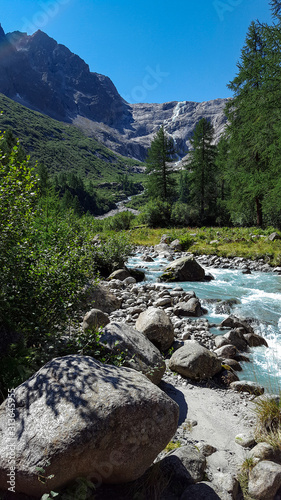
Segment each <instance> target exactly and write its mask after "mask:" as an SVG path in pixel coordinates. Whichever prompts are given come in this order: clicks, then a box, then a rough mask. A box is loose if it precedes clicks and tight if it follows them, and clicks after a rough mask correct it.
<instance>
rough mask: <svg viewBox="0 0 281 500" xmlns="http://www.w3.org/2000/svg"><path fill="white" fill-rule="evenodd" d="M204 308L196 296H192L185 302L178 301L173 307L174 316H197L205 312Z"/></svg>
mask: <svg viewBox="0 0 281 500" xmlns="http://www.w3.org/2000/svg"><path fill="white" fill-rule="evenodd" d="M205 312H206V310H205V309H203V308H202V307H201V303H200V301H199V299H198V298H197V297H192V298H191V299H189V300H188V301H187V302H178V303H177V304H176V306H175V307H174V313H175V314H176V316H195V317H199V316H202V315H203V314H205Z"/></svg>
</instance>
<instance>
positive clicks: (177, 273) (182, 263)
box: [160, 255, 205, 281]
mask: <svg viewBox="0 0 281 500" xmlns="http://www.w3.org/2000/svg"><path fill="white" fill-rule="evenodd" d="M204 280H205V270H204V269H203V267H201V266H200V264H198V262H197V261H196V260H195V258H194V256H193V255H189V256H187V257H181V258H180V259H177V260H175V261H174V262H172V263H171V264H169V266H167V267H166V269H164V272H163V274H162V276H160V281H204Z"/></svg>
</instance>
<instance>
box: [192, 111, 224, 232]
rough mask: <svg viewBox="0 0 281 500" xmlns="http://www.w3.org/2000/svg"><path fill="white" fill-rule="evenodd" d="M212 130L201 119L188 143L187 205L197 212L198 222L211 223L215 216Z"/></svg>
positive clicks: (215, 189) (215, 196) (214, 152)
mask: <svg viewBox="0 0 281 500" xmlns="http://www.w3.org/2000/svg"><path fill="white" fill-rule="evenodd" d="M213 140H214V128H213V126H212V124H211V123H210V122H209V121H208V120H206V118H201V120H199V122H198V123H197V125H196V127H195V129H194V132H193V137H192V138H191V140H190V142H191V145H192V148H193V149H192V150H191V151H190V154H189V162H188V164H187V166H186V168H187V169H188V172H189V175H188V185H189V190H190V192H189V203H190V205H192V206H193V207H194V208H197V210H198V211H199V216H200V222H201V223H204V222H205V221H208V220H209V221H211V220H212V217H214V215H215V207H216V198H217V186H216V167H215V155H216V148H215V146H213V144H212V143H213Z"/></svg>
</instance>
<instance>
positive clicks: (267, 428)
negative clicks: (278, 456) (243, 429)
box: [254, 397, 281, 449]
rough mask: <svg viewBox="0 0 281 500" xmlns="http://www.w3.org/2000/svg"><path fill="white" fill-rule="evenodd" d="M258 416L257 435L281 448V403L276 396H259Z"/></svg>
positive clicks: (260, 439) (258, 438) (257, 403)
mask: <svg viewBox="0 0 281 500" xmlns="http://www.w3.org/2000/svg"><path fill="white" fill-rule="evenodd" d="M254 412H255V414H256V417H257V424H256V432H255V437H256V439H257V440H258V441H262V442H267V443H269V444H271V445H272V446H273V447H274V448H276V449H281V403H280V400H279V402H278V401H277V400H276V399H275V398H269V397H267V398H262V397H261V398H259V399H257V400H256V401H255V405H254Z"/></svg>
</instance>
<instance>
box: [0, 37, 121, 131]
mask: <svg viewBox="0 0 281 500" xmlns="http://www.w3.org/2000/svg"><path fill="white" fill-rule="evenodd" d="M0 42H1V39H0ZM0 91H1V92H2V93H3V94H5V95H7V97H10V98H12V99H14V100H17V101H18V102H20V103H22V104H25V105H27V106H30V107H32V108H33V109H37V110H38V111H41V112H42V113H45V114H47V115H49V116H51V117H52V118H56V119H58V120H62V121H70V122H71V121H72V120H73V119H74V117H75V116H77V115H82V116H86V117H88V118H89V119H94V120H95V121H102V122H103V123H105V124H107V125H114V124H115V123H116V122H118V121H119V120H120V119H122V115H123V114H124V113H126V107H127V106H126V103H125V101H124V100H123V99H122V98H121V97H120V95H119V94H118V92H117V90H116V88H115V87H114V85H113V83H112V82H111V80H110V79H109V78H106V77H105V76H103V75H99V74H97V73H91V72H90V70H89V67H88V65H87V64H86V63H85V62H84V61H83V60H82V59H81V58H80V57H78V56H77V55H75V54H72V52H70V50H69V49H68V48H67V47H65V46H64V45H60V44H58V43H57V42H56V41H55V40H53V39H52V38H50V37H49V36H48V35H46V34H45V33H43V32H42V31H40V30H39V31H37V32H36V33H34V35H32V36H28V35H26V34H24V33H19V32H15V33H11V34H8V35H7V36H6V37H5V38H4V39H3V38H2V50H1V60H0Z"/></svg>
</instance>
